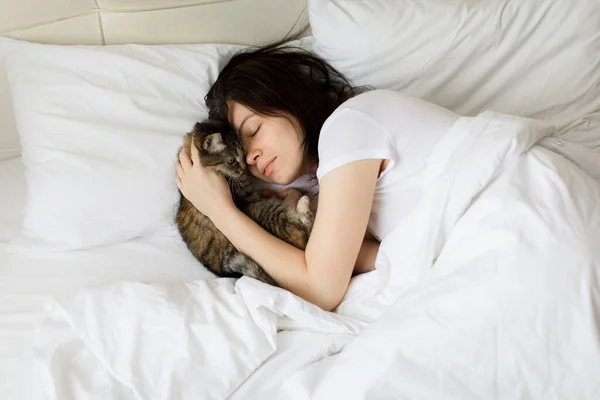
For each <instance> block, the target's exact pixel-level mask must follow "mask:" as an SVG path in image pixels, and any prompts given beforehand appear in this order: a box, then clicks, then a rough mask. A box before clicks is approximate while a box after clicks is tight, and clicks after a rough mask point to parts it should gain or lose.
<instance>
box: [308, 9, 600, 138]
mask: <svg viewBox="0 0 600 400" xmlns="http://www.w3.org/2000/svg"><path fill="white" fill-rule="evenodd" d="M308 4H309V15H310V23H311V27H312V33H313V36H314V40H315V50H316V51H317V53H318V54H320V55H321V56H322V57H324V58H325V59H326V60H328V61H329V62H330V63H332V65H333V66H334V67H337V68H338V69H339V70H340V71H341V72H343V73H345V74H346V75H347V76H348V77H349V78H350V79H351V80H352V81H354V83H356V84H359V85H364V84H370V85H373V86H375V87H376V88H382V89H393V90H399V91H403V92H406V93H408V94H412V95H415V96H418V97H421V98H424V99H426V100H429V101H431V102H433V103H437V104H439V105H442V106H444V107H447V108H450V109H452V110H453V111H456V112H458V113H460V114H464V115H474V114H477V113H479V112H482V111H485V110H486V109H492V110H496V111H500V112H505V113H509V114H515V115H521V116H527V117H532V118H539V119H543V120H546V121H548V122H551V123H554V124H556V125H558V126H559V127H561V128H562V127H565V126H566V125H568V124H571V123H572V122H574V121H575V120H577V119H578V118H581V117H583V116H585V115H587V114H590V113H593V112H598V111H600V13H599V12H598V10H599V9H600V1H599V0H569V1H557V0H520V1H509V0H453V1H440V0H352V1H350V0H309V1H308Z"/></svg>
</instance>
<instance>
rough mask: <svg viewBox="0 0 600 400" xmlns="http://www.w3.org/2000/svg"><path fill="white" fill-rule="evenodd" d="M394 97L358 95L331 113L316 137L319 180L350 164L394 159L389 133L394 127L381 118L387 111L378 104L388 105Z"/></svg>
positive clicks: (381, 92)
mask: <svg viewBox="0 0 600 400" xmlns="http://www.w3.org/2000/svg"><path fill="white" fill-rule="evenodd" d="M396 96H401V97H402V95H399V94H398V93H395V92H392V91H387V90H374V91H371V92H366V93H362V94H360V95H358V96H356V97H353V98H352V99H350V100H348V101H346V102H345V103H344V104H342V105H341V106H340V107H338V108H337V109H336V110H335V111H334V112H333V114H332V115H331V116H330V117H329V118H328V119H327V121H325V124H324V125H323V128H322V129H321V134H320V137H319V144H318V152H319V169H318V170H317V177H318V178H319V179H321V178H322V177H323V176H324V175H325V174H326V173H328V172H329V171H331V170H333V169H335V168H337V167H340V166H342V165H345V164H348V163H350V162H354V161H359V160H366V159H389V158H393V157H394V140H393V137H392V135H391V133H390V129H392V128H393V126H394V123H393V121H391V118H392V116H391V115H387V116H386V115H385V114H386V112H388V113H389V111H386V109H388V108H389V107H388V106H384V105H381V104H382V103H389V99H390V98H392V99H393V98H395V97H396ZM377 104H380V105H379V106H378V105H377Z"/></svg>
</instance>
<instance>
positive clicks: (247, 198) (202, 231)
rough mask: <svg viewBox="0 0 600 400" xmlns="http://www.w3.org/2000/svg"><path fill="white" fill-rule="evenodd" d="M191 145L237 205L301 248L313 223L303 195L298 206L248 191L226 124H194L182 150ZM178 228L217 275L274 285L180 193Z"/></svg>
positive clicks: (235, 140)
mask: <svg viewBox="0 0 600 400" xmlns="http://www.w3.org/2000/svg"><path fill="white" fill-rule="evenodd" d="M191 143H193V145H194V146H196V148H197V149H198V152H199V153H200V162H201V163H202V165H203V166H204V167H205V168H207V169H209V170H213V171H216V172H219V173H221V174H223V175H224V176H225V177H226V178H227V180H228V182H229V186H230V188H231V192H232V195H233V199H234V202H235V204H236V206H237V207H238V208H239V209H240V210H242V211H243V212H244V213H245V214H246V215H248V216H249V217H250V218H251V219H252V220H254V221H255V222H257V223H258V224H259V225H260V226H261V227H262V228H263V229H265V230H267V231H268V232H270V233H271V234H272V235H274V236H276V237H278V238H280V239H282V240H284V241H286V242H288V243H290V244H291V245H293V246H295V247H297V248H299V249H302V250H304V249H305V248H306V244H307V242H308V237H309V234H310V231H311V229H312V225H313V222H314V216H313V213H312V211H311V210H310V200H309V198H308V197H307V196H303V197H302V198H300V200H299V201H298V204H297V205H292V204H288V203H287V202H286V201H285V200H283V199H279V198H270V199H264V198H262V196H261V195H260V194H259V193H258V192H255V191H253V190H252V188H251V184H250V174H249V173H248V169H247V168H246V163H245V160H244V157H245V156H244V149H243V146H242V142H241V139H240V138H239V136H238V134H237V133H236V132H235V131H234V130H233V129H231V127H230V126H229V124H228V123H226V122H220V121H211V120H207V121H204V122H201V123H196V124H195V126H194V129H193V130H192V131H191V132H190V133H188V134H186V135H185V138H184V144H183V146H184V148H185V149H187V150H188V151H189V148H190V144H191ZM176 223H177V227H178V229H179V232H180V234H181V237H182V238H183V240H184V242H185V243H186V245H187V247H188V249H190V251H191V252H192V254H193V255H194V256H195V257H196V258H197V259H198V260H199V261H200V262H201V263H202V264H204V266H206V267H207V268H208V269H210V270H211V271H212V272H214V273H215V274H217V275H219V276H225V277H240V276H241V275H247V276H249V277H252V278H255V279H258V280H260V281H262V282H265V283H268V284H271V285H275V282H274V281H273V279H271V277H270V276H269V275H267V273H266V272H265V271H264V270H263V269H262V268H261V267H260V266H259V265H258V264H257V263H256V262H254V261H253V260H252V259H251V258H250V257H248V256H247V255H245V254H243V253H240V252H239V251H237V250H236V248H235V247H234V246H233V245H232V244H231V242H230V241H229V240H228V239H227V238H226V237H225V235H223V234H222V233H221V232H220V231H219V230H218V229H217V228H216V227H215V225H214V224H213V223H212V221H211V220H210V219H209V218H208V217H206V216H205V215H204V214H202V213H201V212H200V211H198V210H197V209H196V208H195V207H194V206H193V205H192V203H190V202H189V201H188V200H187V199H186V198H185V197H184V196H183V195H181V200H180V203H179V210H178V211H177V217H176Z"/></svg>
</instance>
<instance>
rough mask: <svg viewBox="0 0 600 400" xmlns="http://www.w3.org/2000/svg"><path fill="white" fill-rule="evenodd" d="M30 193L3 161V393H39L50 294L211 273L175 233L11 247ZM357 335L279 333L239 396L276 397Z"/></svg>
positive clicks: (25, 396) (16, 397)
mask: <svg viewBox="0 0 600 400" xmlns="http://www.w3.org/2000/svg"><path fill="white" fill-rule="evenodd" d="M24 199H25V179H24V173H23V165H22V164H21V162H20V159H18V158H15V159H10V160H6V161H0V399H7V400H8V399H10V400H30V399H32V398H33V396H34V393H35V392H34V388H33V387H32V382H33V375H32V371H33V359H34V358H33V356H34V354H33V346H32V344H33V335H34V329H35V327H36V326H37V325H38V324H39V322H40V320H41V318H42V316H43V311H44V309H43V307H44V302H45V300H46V298H47V297H48V296H49V295H55V294H59V293H65V292H69V291H71V290H73V289H76V288H79V287H83V286H88V285H98V284H104V283H110V282H116V281H123V280H125V281H142V282H173V281H189V280H197V279H210V278H211V277H212V274H210V273H209V272H208V271H206V270H205V269H203V268H202V267H200V266H199V264H198V262H197V261H196V260H195V259H194V258H193V257H192V256H191V255H190V253H189V252H188V250H187V248H186V247H185V245H184V244H183V242H182V241H181V240H180V239H179V237H178V236H177V235H176V234H174V235H173V236H166V237H155V238H150V239H145V240H141V239H137V240H131V241H128V242H124V243H121V244H117V245H111V246H103V247H98V248H94V249H90V250H85V251H73V252H60V253H50V254H37V255H35V254H9V253H7V252H6V243H7V242H8V240H9V239H10V238H11V237H12V236H13V235H14V233H15V232H16V231H17V229H18V227H19V224H20V218H21V211H22V208H23V203H24ZM350 339H351V337H350V336H347V337H346V336H344V335H326V334H322V333H316V332H303V331H302V332H301V331H286V332H282V333H280V334H279V336H278V343H277V344H278V346H277V352H276V354H274V355H273V356H272V357H271V358H270V359H269V360H268V361H267V362H266V363H265V364H264V365H263V366H262V367H261V368H260V369H259V370H258V371H256V372H255V373H254V374H253V376H252V377H251V378H250V379H249V380H248V381H246V383H244V384H243V385H242V386H241V387H239V388H238V390H237V392H236V393H235V394H234V395H233V396H232V399H264V398H269V393H275V392H276V391H277V390H278V387H279V384H280V382H281V381H283V379H284V378H285V377H287V376H288V375H289V374H290V373H292V372H293V371H295V370H297V369H299V368H301V367H304V366H306V365H308V364H310V363H312V362H315V361H318V360H320V359H322V358H324V357H327V356H328V355H331V354H333V353H335V352H337V351H339V350H340V349H341V346H342V345H343V344H344V343H346V342H348V341H349V340H350ZM265 396H266V397H265ZM65 400H66V399H65Z"/></svg>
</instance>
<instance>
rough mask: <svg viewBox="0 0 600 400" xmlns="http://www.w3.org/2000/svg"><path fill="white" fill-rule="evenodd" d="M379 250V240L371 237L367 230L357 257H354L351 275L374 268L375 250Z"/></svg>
mask: <svg viewBox="0 0 600 400" xmlns="http://www.w3.org/2000/svg"><path fill="white" fill-rule="evenodd" d="M378 251H379V241H378V240H377V239H375V238H374V237H372V236H371V235H370V234H369V233H368V232H367V235H366V236H365V238H364V240H363V242H362V246H361V247H360V252H359V253H358V258H357V259H356V265H355V266H354V271H353V273H352V274H353V275H359V274H363V273H365V272H371V271H374V270H375V259H376V258H377V252H378Z"/></svg>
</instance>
